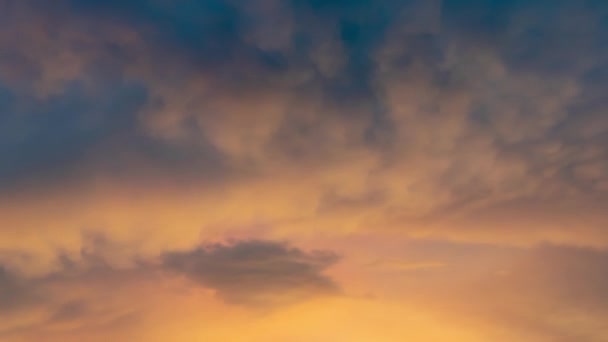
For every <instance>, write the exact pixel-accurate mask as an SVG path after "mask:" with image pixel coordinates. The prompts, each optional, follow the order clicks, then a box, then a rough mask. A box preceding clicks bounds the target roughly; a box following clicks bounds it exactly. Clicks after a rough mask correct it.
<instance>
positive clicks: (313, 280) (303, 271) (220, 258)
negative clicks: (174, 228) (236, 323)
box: [163, 240, 339, 305]
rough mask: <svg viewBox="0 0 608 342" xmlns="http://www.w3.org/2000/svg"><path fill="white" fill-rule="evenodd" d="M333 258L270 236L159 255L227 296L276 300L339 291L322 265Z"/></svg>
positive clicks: (240, 299) (174, 268)
mask: <svg viewBox="0 0 608 342" xmlns="http://www.w3.org/2000/svg"><path fill="white" fill-rule="evenodd" d="M336 261H337V256H336V255H335V254H333V253H330V252H320V251H316V252H311V253H306V252H303V251H302V250H300V249H297V248H292V247H288V246H286V245H284V244H281V243H276V242H270V241H253V240H252V241H237V242H234V243H232V244H227V245H226V244H215V245H211V246H207V247H200V248H197V249H195V250H192V251H187V252H171V253H166V254H164V255H163V265H164V268H166V269H167V270H170V271H173V272H177V273H181V274H183V275H185V276H187V277H188V278H190V279H192V280H193V281H195V282H197V283H200V284H201V285H202V286H205V287H209V288H211V289H214V290H215V291H217V294H218V295H219V296H220V297H221V298H223V299H224V300H226V301H227V302H231V303H235V304H243V305H277V304H283V303H285V302H287V303H288V302H292V301H299V300H302V299H307V298H309V297H312V296H317V295H327V294H334V293H338V292H339V288H338V286H337V285H336V284H335V283H334V281H333V280H332V279H331V278H329V277H327V276H325V275H323V274H322V271H324V270H325V269H326V268H328V267H329V266H330V265H332V264H333V263H335V262H336Z"/></svg>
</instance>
